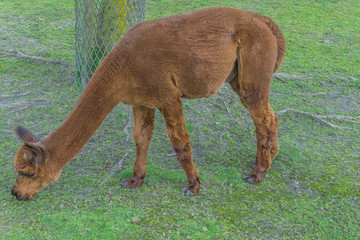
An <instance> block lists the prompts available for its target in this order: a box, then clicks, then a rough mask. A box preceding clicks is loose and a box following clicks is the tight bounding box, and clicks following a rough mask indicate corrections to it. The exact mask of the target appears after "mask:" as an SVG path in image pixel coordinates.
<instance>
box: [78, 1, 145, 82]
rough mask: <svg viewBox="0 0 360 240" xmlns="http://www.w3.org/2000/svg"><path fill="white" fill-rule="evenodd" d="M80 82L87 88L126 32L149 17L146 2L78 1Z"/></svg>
mask: <svg viewBox="0 0 360 240" xmlns="http://www.w3.org/2000/svg"><path fill="white" fill-rule="evenodd" d="M75 12H76V24H75V48H76V49H75V51H76V53H75V60H76V82H77V84H78V85H79V86H82V87H84V86H85V85H86V83H87V82H88V81H89V80H90V78H91V76H92V74H93V73H94V71H95V69H96V68H97V66H98V65H99V63H100V62H101V61H102V59H103V58H104V57H105V56H106V54H107V53H108V52H109V51H110V50H111V49H112V48H113V47H114V46H115V45H116V43H118V42H119V40H120V39H121V37H122V36H123V35H124V34H125V32H126V31H127V30H128V29H129V28H130V27H131V26H132V25H134V24H135V23H137V22H139V21H141V20H143V19H144V17H145V0H75Z"/></svg>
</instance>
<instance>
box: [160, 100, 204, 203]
mask: <svg viewBox="0 0 360 240" xmlns="http://www.w3.org/2000/svg"><path fill="white" fill-rule="evenodd" d="M159 110H160V112H161V114H162V115H163V118H164V120H165V124H166V131H167V135H168V137H169V139H170V141H171V143H172V145H173V147H174V149H175V152H176V155H177V158H178V161H179V163H180V165H181V167H182V168H183V170H184V171H185V174H186V177H187V181H188V185H187V186H185V187H184V188H183V189H182V192H184V193H185V194H186V196H189V195H193V194H197V193H198V192H199V190H200V180H199V176H198V172H197V170H196V168H195V164H194V162H193V159H192V150H191V146H190V135H189V133H188V131H187V130H186V126H185V118H184V114H183V111H182V103H181V98H180V96H178V98H176V99H174V101H173V102H169V103H168V104H167V105H166V106H164V107H162V108H159Z"/></svg>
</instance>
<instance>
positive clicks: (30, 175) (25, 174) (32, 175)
mask: <svg viewBox="0 0 360 240" xmlns="http://www.w3.org/2000/svg"><path fill="white" fill-rule="evenodd" d="M20 175H23V176H25V177H28V178H33V177H34V175H35V173H33V174H30V173H20Z"/></svg>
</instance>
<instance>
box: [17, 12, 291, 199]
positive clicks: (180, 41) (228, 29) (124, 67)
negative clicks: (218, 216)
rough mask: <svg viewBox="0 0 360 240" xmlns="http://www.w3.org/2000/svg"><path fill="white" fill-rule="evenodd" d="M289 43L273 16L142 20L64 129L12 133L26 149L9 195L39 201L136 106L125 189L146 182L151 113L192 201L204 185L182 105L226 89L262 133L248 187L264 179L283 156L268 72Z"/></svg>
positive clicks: (213, 15) (225, 14)
mask: <svg viewBox="0 0 360 240" xmlns="http://www.w3.org/2000/svg"><path fill="white" fill-rule="evenodd" d="M284 53H285V39H284V37H283V34H282V32H281V31H280V29H279V28H278V26H277V25H276V24H275V23H274V22H273V21H272V20H271V19H270V18H268V17H266V16H261V15H259V14H256V13H253V12H249V11H242V10H237V9H232V8H224V7H214V8H208V9H202V10H198V11H194V12H190V13H185V14H179V15H174V16H169V17H166V18H162V19H158V20H151V21H144V22H141V23H139V24H137V25H135V26H134V27H133V28H131V29H130V30H129V31H128V33H127V34H126V35H125V36H124V37H123V39H122V40H121V41H120V42H119V44H118V45H117V46H116V47H115V48H114V49H113V50H112V51H111V52H110V53H109V54H108V55H107V56H106V57H105V59H104V60H103V61H102V62H101V64H100V65H99V67H98V68H97V70H96V71H95V73H94V74H93V76H92V78H91V80H90V82H89V83H88V85H87V86H86V88H85V90H84V92H83V94H82V95H81V97H80V99H79V100H78V102H77V104H76V105H75V107H74V109H73V110H72V112H71V113H70V114H69V116H68V117H67V118H66V119H65V121H64V122H63V123H62V124H61V125H60V126H59V127H58V128H57V129H56V130H55V131H54V132H52V133H51V134H50V135H49V136H48V137H47V138H45V139H44V140H41V141H40V140H37V139H36V138H35V137H34V136H33V135H32V134H31V133H30V132H29V131H27V130H26V129H24V128H21V127H18V128H16V129H15V131H16V133H17V135H18V136H20V137H21V138H22V139H23V140H24V143H22V144H21V146H20V148H19V150H18V152H17V153H16V155H15V160H14V161H15V162H14V168H15V171H16V172H17V173H18V176H17V178H16V182H15V184H14V186H13V188H12V191H11V192H12V194H13V195H15V196H16V198H17V199H18V200H29V199H31V198H33V197H34V196H35V195H36V193H38V192H39V191H40V190H41V189H42V188H44V187H45V186H46V185H48V184H49V183H50V182H51V181H54V180H56V179H58V178H59V176H60V173H61V169H62V168H63V167H64V165H65V164H66V163H67V162H69V161H70V160H71V159H72V158H74V157H75V156H76V154H77V153H78V152H79V151H80V150H81V149H82V148H83V146H84V145H85V144H86V143H87V141H88V140H89V139H90V137H91V136H92V135H93V134H94V132H95V131H96V130H97V129H98V128H99V127H100V125H101V123H102V122H103V120H104V119H105V117H106V116H107V115H108V113H109V112H110V111H111V110H112V109H113V108H114V107H115V106H116V105H118V104H119V103H121V102H122V103H125V104H128V105H131V106H132V107H133V117H134V132H133V134H134V139H135V143H136V161H135V165H134V171H133V176H132V178H130V179H127V180H125V181H124V182H123V186H125V187H128V188H133V187H138V186H140V185H141V184H142V183H143V182H144V178H145V169H146V158H147V152H148V147H149V144H150V140H151V136H152V133H153V129H154V114H155V108H158V109H159V110H160V112H161V114H162V116H163V118H164V119H165V123H166V130H167V134H168V137H169V139H170V141H171V143H172V145H173V147H174V149H175V152H176V154H177V158H178V160H179V162H180V164H181V167H182V168H183V169H184V171H185V173H186V177H187V181H188V185H187V186H186V187H185V188H184V189H183V192H185V194H186V195H191V194H197V193H198V192H199V189H200V180H199V176H198V173H197V171H196V168H195V165H194V163H193V160H192V151H191V146H190V138H189V133H188V132H187V130H186V127H185V119H184V115H183V110H182V103H181V98H190V99H191V98H201V97H209V96H210V95H212V94H213V93H215V92H216V91H217V90H218V89H219V88H220V87H221V85H222V84H223V83H225V82H228V83H229V84H230V85H231V87H232V89H233V90H234V91H235V92H236V93H237V94H238V96H239V97H240V100H241V102H242V103H243V104H244V106H245V107H246V108H247V109H248V110H249V112H250V114H251V117H252V119H253V122H254V124H255V127H256V138H257V154H256V161H255V168H254V170H253V172H252V174H250V175H249V176H246V177H245V179H246V180H247V181H248V182H250V183H258V182H260V181H261V180H262V175H263V173H264V172H265V171H266V170H268V169H269V168H270V166H271V161H272V159H273V158H274V157H275V156H276V155H277V153H278V144H277V128H278V118H277V116H276V115H275V114H274V111H273V110H272V108H271V106H270V104H269V87H270V81H271V77H272V74H273V73H274V72H275V71H276V70H277V69H278V68H279V67H280V65H281V63H282V61H283V58H284Z"/></svg>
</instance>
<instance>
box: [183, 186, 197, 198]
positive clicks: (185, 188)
mask: <svg viewBox="0 0 360 240" xmlns="http://www.w3.org/2000/svg"><path fill="white" fill-rule="evenodd" d="M181 192H183V193H185V196H187V197H189V196H193V195H194V194H193V193H192V192H191V190H190V189H189V188H188V187H184V188H183V189H181Z"/></svg>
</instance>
